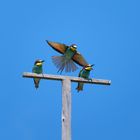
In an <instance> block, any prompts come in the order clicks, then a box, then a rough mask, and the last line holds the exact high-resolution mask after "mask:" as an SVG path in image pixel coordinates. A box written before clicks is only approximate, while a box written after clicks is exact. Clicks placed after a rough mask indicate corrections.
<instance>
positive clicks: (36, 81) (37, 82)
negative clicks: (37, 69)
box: [34, 78, 40, 89]
mask: <svg viewBox="0 0 140 140" xmlns="http://www.w3.org/2000/svg"><path fill="white" fill-rule="evenodd" d="M39 82H40V79H39V78H34V84H35V88H36V89H38V88H39Z"/></svg>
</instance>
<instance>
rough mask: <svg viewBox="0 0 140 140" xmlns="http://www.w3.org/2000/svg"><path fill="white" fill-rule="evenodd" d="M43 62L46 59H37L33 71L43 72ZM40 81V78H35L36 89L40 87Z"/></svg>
mask: <svg viewBox="0 0 140 140" xmlns="http://www.w3.org/2000/svg"><path fill="white" fill-rule="evenodd" d="M43 62H44V60H41V59H37V60H36V61H35V63H34V66H33V69H32V72H33V73H36V74H43V68H42V67H43ZM39 82H40V78H34V84H35V88H36V89H37V88H38V87H39Z"/></svg>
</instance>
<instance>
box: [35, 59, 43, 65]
mask: <svg viewBox="0 0 140 140" xmlns="http://www.w3.org/2000/svg"><path fill="white" fill-rule="evenodd" d="M43 62H44V60H41V59H37V60H36V61H35V63H34V65H36V66H42V65H43Z"/></svg>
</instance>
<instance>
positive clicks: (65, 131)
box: [62, 78, 71, 140]
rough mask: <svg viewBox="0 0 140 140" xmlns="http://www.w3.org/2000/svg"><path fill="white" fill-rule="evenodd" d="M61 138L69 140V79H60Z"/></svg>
mask: <svg viewBox="0 0 140 140" xmlns="http://www.w3.org/2000/svg"><path fill="white" fill-rule="evenodd" d="M62 140H71V81H70V79H69V78H66V79H64V80H62Z"/></svg>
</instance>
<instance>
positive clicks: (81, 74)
mask: <svg viewBox="0 0 140 140" xmlns="http://www.w3.org/2000/svg"><path fill="white" fill-rule="evenodd" d="M92 66H94V65H90V64H88V65H86V66H84V67H83V69H82V70H81V71H80V72H79V75H78V76H79V77H82V78H85V79H87V80H92V79H91V78H89V75H90V71H91V70H92V69H93V68H92ZM83 86H84V83H82V82H78V86H77V88H76V89H77V91H78V92H79V91H80V90H83Z"/></svg>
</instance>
